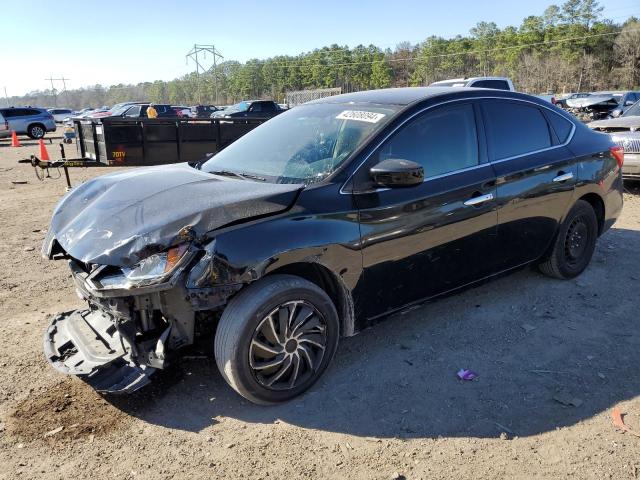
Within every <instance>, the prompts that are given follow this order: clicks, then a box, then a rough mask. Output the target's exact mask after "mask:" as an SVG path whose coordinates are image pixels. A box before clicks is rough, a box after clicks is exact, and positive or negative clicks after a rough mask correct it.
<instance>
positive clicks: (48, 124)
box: [0, 107, 56, 139]
mask: <svg viewBox="0 0 640 480" xmlns="http://www.w3.org/2000/svg"><path fill="white" fill-rule="evenodd" d="M0 114H1V115H2V116H3V117H4V118H5V119H6V120H7V121H8V122H9V130H15V132H16V133H18V134H25V135H28V136H29V137H31V138H34V139H38V138H42V137H44V136H45V134H46V133H47V132H55V131H56V122H55V121H54V120H53V115H51V114H50V113H49V112H47V111H46V110H45V109H44V108H35V107H9V108H0Z"/></svg>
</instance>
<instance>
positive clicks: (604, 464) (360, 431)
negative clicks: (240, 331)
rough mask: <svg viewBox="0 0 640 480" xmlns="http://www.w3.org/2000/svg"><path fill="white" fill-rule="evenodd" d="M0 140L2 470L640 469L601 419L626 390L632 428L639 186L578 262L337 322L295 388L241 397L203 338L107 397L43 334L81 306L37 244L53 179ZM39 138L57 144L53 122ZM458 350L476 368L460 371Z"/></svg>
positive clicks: (355, 473)
mask: <svg viewBox="0 0 640 480" xmlns="http://www.w3.org/2000/svg"><path fill="white" fill-rule="evenodd" d="M8 145H9V144H8V142H7V141H0V228H1V231H2V239H3V247H2V248H0V345H1V348H0V368H1V370H0V372H1V374H0V479H27V478H34V479H35V478H37V479H44V480H49V479H63V478H65V479H66V478H73V477H77V478H105V479H106V478H109V479H127V478H131V479H133V478H149V479H155V478H163V479H164V478H175V479H178V478H190V479H199V478H203V479H204V478H207V479H211V478H233V479H241V478H251V479H263V480H266V479H281V478H318V479H320V478H322V479H333V478H336V479H338V478H340V479H342V478H354V479H360V478H363V479H368V478H372V479H391V478H407V479H418V478H423V479H440V478H442V479H445V478H446V479H450V478H485V479H492V478H515V479H519V478H527V479H540V478H545V479H546V478H548V479H558V478H578V479H603V478H612V479H634V478H638V477H639V476H640V438H637V437H634V436H632V435H630V434H629V433H626V434H622V433H619V432H618V431H616V428H615V427H614V426H613V424H612V419H611V411H612V408H613V407H614V406H618V407H619V408H620V409H621V411H622V412H623V414H625V417H624V420H625V422H626V424H627V425H629V427H631V428H632V429H635V430H636V431H640V375H638V368H639V365H640V348H639V346H640V333H639V332H640V330H639V328H638V326H639V321H640V315H639V314H638V311H639V307H640V303H639V298H640V297H639V293H638V292H639V291H640V290H639V287H640V189H638V186H633V185H627V188H628V191H627V193H626V194H625V206H624V211H623V214H622V217H621V218H620V220H619V221H618V223H617V224H616V226H615V228H614V229H612V230H611V231H609V232H608V233H607V234H606V235H605V236H603V237H602V238H601V239H600V240H599V242H598V248H597V251H596V254H595V257H594V259H593V261H592V264H591V266H590V267H589V268H588V269H587V271H586V272H585V273H584V274H583V275H582V276H580V277H579V278H577V279H576V280H573V281H567V282H562V281H554V280H550V279H548V278H546V277H543V276H542V275H541V274H539V273H537V272H536V271H534V270H532V269H528V270H524V271H520V272H518V273H515V274H513V275H511V276H509V277H505V278H502V279H499V280H496V281H493V282H490V283H488V284H485V285H483V286H480V287H477V288H474V289H471V290H468V291H466V292H464V293H462V294H459V295H456V296H452V297H449V298H447V299H444V300H440V301H438V302H435V303H432V304H429V305H426V306H424V307H421V308H418V309H415V310H412V311H410V312H408V313H405V314H403V315H397V316H395V318H391V319H389V320H387V321H386V322H384V323H381V324H379V325H377V326H376V327H374V328H371V329H369V330H367V331H365V332H362V333H361V334H359V335H357V336H356V337H353V338H349V339H344V340H343V341H342V342H341V344H340V346H339V348H338V354H337V357H336V359H335V361H334V363H333V366H332V367H331V368H330V369H329V370H328V371H327V373H326V374H325V375H324V377H323V379H322V380H321V381H320V382H319V383H318V384H317V385H316V386H315V387H314V388H313V389H312V390H311V391H310V392H309V393H308V394H306V395H304V396H303V397H302V398H299V399H297V400H295V401H293V402H291V403H288V404H285V405H282V406H277V407H259V406H255V405H252V404H250V403H248V402H246V401H244V400H243V399H242V398H241V397H239V396H238V395H236V394H235V393H234V392H233V391H232V390H231V389H230V388H229V387H227V385H226V384H225V383H224V381H223V380H222V378H221V376H220V374H219V373H218V371H217V369H216V366H215V361H214V360H213V359H212V358H210V357H206V356H198V355H193V356H190V357H187V358H184V359H183V360H182V362H181V363H180V364H179V365H176V366H175V367H174V368H172V369H171V370H170V371H167V372H163V374H162V375H159V376H158V377H156V378H155V381H154V382H153V383H152V384H151V385H150V386H149V387H147V388H146V389H143V391H141V392H139V393H137V394H135V395H132V396H128V397H116V398H111V397H102V396H100V395H99V394H97V393H95V392H94V391H93V390H91V389H90V388H88V387H86V386H85V385H84V384H83V383H82V382H80V381H77V380H76V379H73V378H68V377H65V376H63V375H61V374H58V373H57V372H56V371H54V370H53V368H51V367H49V365H48V364H47V363H46V361H45V358H44V356H43V354H42V347H41V340H42V335H43V332H44V329H45V327H46V325H47V323H48V321H49V319H50V317H51V316H52V315H53V314H54V313H56V312H59V311H62V310H68V309H73V308H77V307H79V306H81V303H80V301H79V300H78V298H77V297H76V295H75V293H74V290H73V288H72V285H71V280H70V275H69V273H68V271H67V266H66V264H65V262H50V261H45V260H42V259H41V258H40V254H39V250H40V245H41V242H42V239H43V237H44V235H45V232H46V229H47V227H48V223H49V218H50V215H51V211H52V208H53V207H54V205H55V204H56V202H57V201H58V199H59V198H60V196H61V195H62V194H63V193H64V181H63V178H61V179H58V180H54V179H48V180H46V181H44V182H40V181H38V180H37V179H36V177H35V175H34V172H33V170H32V168H31V167H30V166H27V165H19V164H18V163H17V162H16V160H17V159H19V158H24V157H27V156H28V155H29V154H30V153H35V152H36V150H37V147H36V144H35V142H32V141H23V145H25V146H23V147H22V148H19V149H18V148H11V147H9V146H8ZM69 150H70V151H71V152H73V151H74V150H75V147H74V146H71V147H70V148H69ZM49 152H50V154H51V155H52V157H54V158H55V157H57V156H58V149H57V147H56V145H55V141H54V144H53V145H50V146H49ZM107 171H112V170H110V169H87V170H80V169H74V170H72V172H71V178H72V181H73V182H74V183H78V182H81V181H83V180H86V179H88V178H90V177H92V176H95V175H100V174H103V173H106V172H107ZM53 173H54V172H52V175H53ZM55 173H56V175H57V172H55ZM22 182H26V183H22ZM460 368H470V369H473V370H474V371H476V372H477V373H478V378H477V379H476V380H474V381H470V382H463V381H460V380H458V379H457V378H456V376H455V373H456V371H458V370H459V369H460ZM562 402H564V403H562Z"/></svg>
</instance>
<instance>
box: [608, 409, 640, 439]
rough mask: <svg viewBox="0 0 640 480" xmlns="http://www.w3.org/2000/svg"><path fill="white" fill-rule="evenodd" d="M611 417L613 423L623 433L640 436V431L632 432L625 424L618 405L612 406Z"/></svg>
mask: <svg viewBox="0 0 640 480" xmlns="http://www.w3.org/2000/svg"><path fill="white" fill-rule="evenodd" d="M611 418H612V419H613V425H614V426H615V427H616V428H617V429H619V430H621V431H622V432H623V433H624V432H627V433H629V434H630V435H633V436H635V437H638V438H640V433H637V432H634V431H633V430H631V429H630V428H629V427H627V426H626V425H625V423H624V420H623V419H622V412H621V411H620V409H619V408H618V407H613V410H611Z"/></svg>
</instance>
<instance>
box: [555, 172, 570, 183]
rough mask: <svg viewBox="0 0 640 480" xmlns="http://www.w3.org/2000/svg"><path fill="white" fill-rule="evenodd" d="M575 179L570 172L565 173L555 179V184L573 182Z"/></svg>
mask: <svg viewBox="0 0 640 480" xmlns="http://www.w3.org/2000/svg"><path fill="white" fill-rule="evenodd" d="M572 178H573V173H571V172H569V173H563V174H561V175H558V176H557V177H556V178H554V179H553V181H554V182H566V181H567V180H571V179H572Z"/></svg>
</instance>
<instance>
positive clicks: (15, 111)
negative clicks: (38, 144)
mask: <svg viewBox="0 0 640 480" xmlns="http://www.w3.org/2000/svg"><path fill="white" fill-rule="evenodd" d="M26 112H27V110H26V109H24V108H7V109H6V110H5V115H4V116H5V117H6V119H7V121H8V122H9V128H10V129H11V130H15V131H16V132H17V133H26V132H27V122H26V121H25V118H26Z"/></svg>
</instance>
